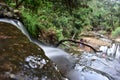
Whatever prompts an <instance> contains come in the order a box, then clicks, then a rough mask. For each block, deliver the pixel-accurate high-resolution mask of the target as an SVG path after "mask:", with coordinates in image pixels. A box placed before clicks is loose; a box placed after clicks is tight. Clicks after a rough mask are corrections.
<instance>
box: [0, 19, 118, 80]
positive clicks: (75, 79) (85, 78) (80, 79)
mask: <svg viewBox="0 0 120 80" xmlns="http://www.w3.org/2000/svg"><path fill="white" fill-rule="evenodd" d="M0 22H6V23H10V24H12V25H14V26H16V27H17V28H18V29H20V30H21V31H22V33H23V34H25V35H26V36H27V37H28V38H29V40H30V41H31V42H33V43H35V44H37V45H38V46H40V47H41V48H42V49H43V50H44V52H45V55H46V56H47V57H48V58H49V59H51V60H52V61H53V62H55V63H56V64H57V65H58V69H59V70H60V71H61V72H62V73H63V75H64V76H66V77H67V78H69V79H70V80H120V63H119V62H118V60H117V59H119V58H120V54H119V51H120V49H119V46H118V48H117V51H116V53H115V54H114V52H115V47H116V46H115V45H114V44H113V46H112V47H111V48H106V47H105V48H104V47H102V48H101V49H100V50H102V51H103V52H104V53H105V52H109V53H108V54H107V55H108V56H110V57H109V58H108V59H105V58H101V57H99V56H97V55H95V54H90V53H83V54H82V56H78V59H79V61H78V62H77V64H75V62H76V59H75V58H74V57H73V56H71V55H70V54H68V53H66V52H65V51H63V50H61V49H59V48H55V47H50V46H45V45H42V44H41V42H40V41H38V40H36V39H34V38H32V37H31V36H30V35H29V34H28V32H27V30H26V29H25V28H24V26H23V25H22V24H21V22H19V21H17V20H11V19H0ZM111 55H112V56H113V55H115V58H116V59H114V58H112V57H111ZM32 58H33V57H32V56H28V58H26V61H29V60H30V59H32ZM109 59H110V60H109ZM33 61H34V60H33ZM36 63H37V62H36ZM38 63H39V62H38ZM43 63H44V61H43ZM30 65H31V66H32V64H30ZM87 66H88V67H87ZM89 67H90V68H89Z"/></svg>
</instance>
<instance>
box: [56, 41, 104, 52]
mask: <svg viewBox="0 0 120 80" xmlns="http://www.w3.org/2000/svg"><path fill="white" fill-rule="evenodd" d="M65 41H70V42H73V43H80V44H83V45H85V46H88V47H90V48H91V49H92V50H93V51H94V52H95V53H96V52H102V51H97V50H96V49H95V48H94V47H92V46H90V45H89V44H86V43H84V42H81V41H75V40H71V39H64V40H61V41H59V42H58V43H57V44H56V47H58V46H59V45H60V44H62V43H63V42H65Z"/></svg>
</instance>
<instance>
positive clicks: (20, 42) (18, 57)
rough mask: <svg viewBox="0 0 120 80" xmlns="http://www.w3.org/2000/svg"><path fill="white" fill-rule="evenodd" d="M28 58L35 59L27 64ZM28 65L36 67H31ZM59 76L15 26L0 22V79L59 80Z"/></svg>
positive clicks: (41, 51)
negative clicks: (45, 79)
mask: <svg viewBox="0 0 120 80" xmlns="http://www.w3.org/2000/svg"><path fill="white" fill-rule="evenodd" d="M28 56H34V57H36V58H35V59H34V61H29V62H28V61H26V58H27V57H28ZM36 62H39V64H38V63H36ZM30 63H31V64H32V65H33V66H37V67H35V68H33V67H31V65H30ZM6 73H9V74H7V75H6ZM60 76H61V75H60V73H59V71H58V70H57V69H56V67H55V66H54V64H53V63H52V62H51V61H50V60H49V59H48V58H47V57H46V56H45V54H44V52H43V50H42V49H41V48H39V47H38V46H36V45H35V44H33V43H31V42H30V41H29V40H28V38H27V37H26V36H25V35H23V34H22V33H21V31H20V30H18V29H17V28H16V27H15V26H13V25H10V24H7V23H2V22H0V79H2V80H42V79H43V78H47V79H51V80H53V79H54V80H60ZM11 78H14V79H11ZM16 78H17V79H16Z"/></svg>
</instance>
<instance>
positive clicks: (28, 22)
mask: <svg viewBox="0 0 120 80" xmlns="http://www.w3.org/2000/svg"><path fill="white" fill-rule="evenodd" d="M21 12H22V16H23V22H24V25H25V27H26V28H27V30H28V31H29V33H30V34H31V35H33V36H34V37H37V27H38V18H37V16H36V15H33V14H31V12H30V11H28V12H27V11H26V10H24V9H23V10H21Z"/></svg>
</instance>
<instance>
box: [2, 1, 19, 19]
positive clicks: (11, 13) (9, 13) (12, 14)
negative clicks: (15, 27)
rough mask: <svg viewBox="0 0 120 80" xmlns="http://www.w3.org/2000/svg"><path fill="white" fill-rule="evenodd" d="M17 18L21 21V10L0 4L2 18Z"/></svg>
mask: <svg viewBox="0 0 120 80" xmlns="http://www.w3.org/2000/svg"><path fill="white" fill-rule="evenodd" d="M6 17H7V18H15V19H20V12H19V10H14V9H13V8H11V7H9V6H8V5H6V4H4V3H0V18H6Z"/></svg>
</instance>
